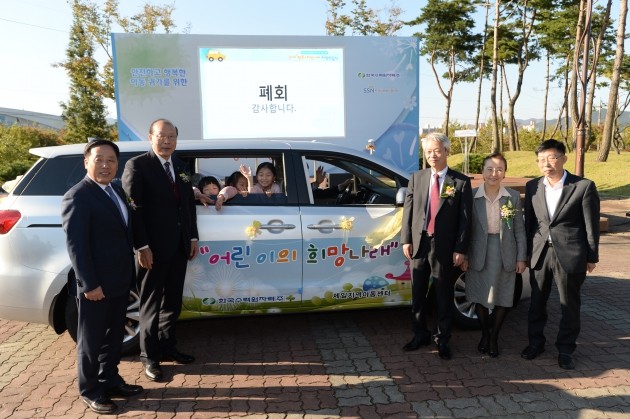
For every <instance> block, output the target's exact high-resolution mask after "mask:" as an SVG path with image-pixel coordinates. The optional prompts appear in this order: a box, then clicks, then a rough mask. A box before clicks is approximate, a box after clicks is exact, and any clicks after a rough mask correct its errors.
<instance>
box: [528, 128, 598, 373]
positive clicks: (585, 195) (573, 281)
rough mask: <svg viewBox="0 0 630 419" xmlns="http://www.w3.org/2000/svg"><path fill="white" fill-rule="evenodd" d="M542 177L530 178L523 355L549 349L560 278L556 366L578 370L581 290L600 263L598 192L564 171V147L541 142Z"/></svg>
mask: <svg viewBox="0 0 630 419" xmlns="http://www.w3.org/2000/svg"><path fill="white" fill-rule="evenodd" d="M536 158H537V162H538V167H539V169H540V171H541V172H542V174H543V176H541V177H539V178H537V179H533V180H530V181H529V182H527V185H526V189H525V229H526V233H527V252H528V256H529V258H530V283H531V285H532V298H531V303H530V304H531V305H530V308H529V314H528V322H529V326H528V336H529V345H528V346H527V347H526V348H525V349H524V350H523V352H522V353H521V356H522V357H523V358H525V359H534V358H536V357H537V356H538V355H539V354H540V353H542V352H544V350H545V341H546V339H545V336H544V334H543V331H544V329H545V324H546V323H547V300H548V299H549V294H550V292H551V281H552V280H554V281H555V282H556V286H557V287H558V293H559V294H560V304H561V305H562V315H561V318H560V329H559V331H558V336H557V338H556V348H557V349H558V352H559V355H558V365H559V366H560V367H561V368H564V369H574V368H575V363H574V361H573V356H572V354H573V352H574V351H575V348H576V340H577V337H578V335H579V333H580V288H581V286H582V283H583V282H584V280H585V279H586V272H589V273H590V272H592V271H593V269H595V266H596V264H597V262H598V261H599V195H598V193H597V188H596V187H595V183H593V182H592V181H590V180H588V179H584V178H581V177H579V176H575V175H572V174H571V173H569V172H567V171H566V170H564V164H565V163H566V161H567V156H566V155H565V146H564V144H563V143H561V142H560V141H556V140H553V139H551V140H546V141H543V143H542V144H540V146H538V148H537V149H536Z"/></svg>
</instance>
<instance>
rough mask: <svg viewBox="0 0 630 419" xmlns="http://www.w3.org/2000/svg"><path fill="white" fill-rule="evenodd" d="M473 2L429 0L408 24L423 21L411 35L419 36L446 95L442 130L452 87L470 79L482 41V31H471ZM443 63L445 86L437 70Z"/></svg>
mask: <svg viewBox="0 0 630 419" xmlns="http://www.w3.org/2000/svg"><path fill="white" fill-rule="evenodd" d="M474 11H475V5H474V4H473V3H472V2H470V1H469V0H449V1H444V0H428V2H427V4H426V6H425V7H424V8H423V9H422V10H421V13H420V16H418V17H417V18H416V19H414V20H412V21H410V22H407V25H410V26H416V25H424V28H423V30H422V31H421V32H417V33H415V34H414V36H416V37H418V39H419V40H420V53H421V54H423V55H426V56H427V57H428V58H427V60H428V61H429V64H431V69H432V70H433V74H434V76H435V81H436V83H437V86H438V88H439V90H440V93H441V94H442V96H443V97H444V99H446V109H445V115H444V123H443V127H444V131H445V133H446V135H448V129H449V115H450V109H451V103H452V100H453V88H454V87H455V84H456V83H458V82H461V81H471V80H472V77H474V74H475V71H476V66H475V64H474V60H473V56H474V54H475V52H476V50H477V49H478V48H479V47H480V44H481V35H480V34H475V33H473V28H474V26H475V20H474V19H473V17H472V15H473V13H474ZM440 64H442V65H444V66H446V68H447V70H446V73H445V74H443V75H442V76H441V77H442V78H444V79H446V80H447V82H448V86H447V87H446V88H445V87H443V86H442V82H441V81H440V75H438V72H437V66H438V65H440Z"/></svg>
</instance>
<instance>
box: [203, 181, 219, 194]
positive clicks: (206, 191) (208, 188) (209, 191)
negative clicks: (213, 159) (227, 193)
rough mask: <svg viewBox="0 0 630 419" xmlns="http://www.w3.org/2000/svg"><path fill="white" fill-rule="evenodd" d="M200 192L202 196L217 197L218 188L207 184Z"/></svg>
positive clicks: (212, 184)
mask: <svg viewBox="0 0 630 419" xmlns="http://www.w3.org/2000/svg"><path fill="white" fill-rule="evenodd" d="M202 192H203V194H204V195H217V194H218V193H219V187H218V186H217V185H215V184H214V183H208V184H207V185H206V186H204V187H203V191H202Z"/></svg>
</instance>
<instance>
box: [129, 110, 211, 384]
mask: <svg viewBox="0 0 630 419" xmlns="http://www.w3.org/2000/svg"><path fill="white" fill-rule="evenodd" d="M177 134H178V132H177V128H176V127H175V125H174V124H173V123H172V122H170V121H168V120H166V119H158V120H156V121H154V122H153V123H152V124H151V126H150V127H149V141H150V142H151V150H150V151H149V152H147V153H145V154H142V155H140V156H137V157H134V158H132V159H130V160H129V161H128V162H127V164H126V165H125V171H124V173H123V187H124V188H125V191H126V192H127V194H128V195H129V196H130V197H131V198H132V199H133V200H134V202H135V205H136V210H135V211H133V216H132V218H133V236H134V244H135V247H136V250H137V260H138V265H139V267H138V285H139V289H140V350H141V352H140V358H141V360H142V363H143V365H144V372H145V375H146V376H147V378H149V379H150V380H153V381H159V380H161V379H162V378H163V375H162V369H161V367H160V361H161V360H172V361H175V362H177V363H180V364H187V363H190V362H193V361H194V360H195V359H194V358H193V357H192V356H190V355H187V354H184V353H182V352H179V351H178V350H177V348H176V346H175V345H176V343H177V340H176V335H175V324H176V322H177V319H178V317H179V314H180V312H181V308H182V294H183V290H184V278H185V276H186V266H187V263H188V260H190V259H193V258H194V257H195V256H196V254H197V240H198V238H199V234H198V233H197V215H196V208H195V198H194V197H193V188H192V184H191V175H190V173H189V170H188V168H187V167H186V165H185V164H184V162H183V161H181V160H179V159H178V158H177V157H176V156H175V155H174V154H173V152H174V151H175V148H176V146H177Z"/></svg>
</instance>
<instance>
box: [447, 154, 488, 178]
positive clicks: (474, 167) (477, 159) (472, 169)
mask: <svg viewBox="0 0 630 419" xmlns="http://www.w3.org/2000/svg"><path fill="white" fill-rule="evenodd" d="M485 158H486V155H485V154H469V155H468V173H469V174H470V173H481V171H482V170H483V159H485ZM454 168H455V169H456V170H458V171H460V172H464V163H463V162H462V163H459V164H456V165H455V167H454Z"/></svg>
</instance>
